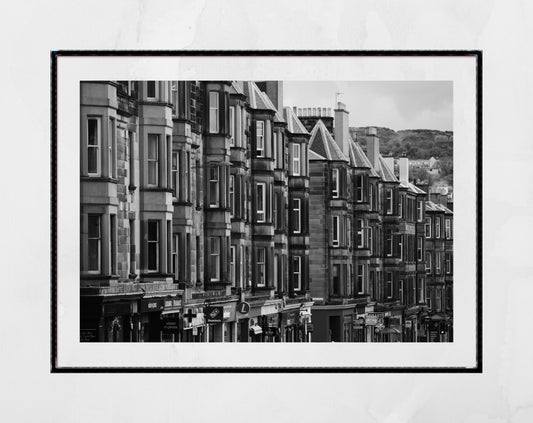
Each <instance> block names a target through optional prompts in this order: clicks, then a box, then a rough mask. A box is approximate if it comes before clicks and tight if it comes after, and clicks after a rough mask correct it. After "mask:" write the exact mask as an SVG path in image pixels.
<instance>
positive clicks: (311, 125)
mask: <svg viewBox="0 0 533 423" xmlns="http://www.w3.org/2000/svg"><path fill="white" fill-rule="evenodd" d="M56 60H57V68H58V78H57V93H58V98H57V105H58V107H57V116H58V129H59V131H58V143H57V151H58V179H57V189H58V192H59V193H61V192H62V193H64V195H58V196H57V198H58V199H59V201H58V203H57V210H58V220H57V223H58V239H61V242H60V243H58V250H57V251H58V253H59V254H58V256H57V257H58V259H59V261H60V262H61V261H62V264H60V265H58V270H59V272H58V283H57V301H58V304H59V305H60V307H59V311H60V314H58V318H57V321H56V322H55V326H54V327H53V331H52V333H53V335H54V336H55V337H56V338H54V342H55V345H56V348H55V353H56V354H57V356H55V358H54V360H55V362H56V363H57V364H56V366H57V368H58V369H61V368H71V367H74V368H77V367H79V366H81V367H82V368H90V369H98V368H101V367H102V366H106V367H109V366H111V367H113V368H132V369H133V368H138V366H142V367H143V368H144V367H161V366H162V367H165V368H167V369H169V370H171V369H174V370H177V371H179V370H180V369H191V368H195V369H196V368H198V369H206V368H212V369H215V368H220V369H228V368H231V369H241V370H243V371H244V370H245V369H249V370H253V369H255V370H256V371H259V370H260V369H292V370H293V371H296V370H297V369H315V370H320V369H322V370H324V369H335V368H343V369H351V371H357V369H370V368H379V369H385V368H387V369H401V368H412V369H426V370H427V369H437V370H439V369H441V370H442V369H444V368H454V369H456V370H457V371H473V370H475V369H479V367H480V363H481V362H480V359H481V357H480V354H479V353H480V344H479V339H478V335H479V331H478V329H477V321H478V319H480V316H481V314H480V310H479V296H478V295H477V292H478V289H479V275H478V272H477V269H476V263H477V262H476V253H477V247H476V245H477V239H476V233H477V223H476V217H477V213H478V209H477V206H476V192H477V191H476V190H477V182H476V169H477V167H476V156H477V154H478V148H479V145H480V144H479V143H478V142H477V140H478V138H477V133H478V128H477V126H476V122H477V119H476V117H477V113H478V105H477V94H476V93H477V81H478V80H479V71H480V69H479V68H478V66H477V63H478V62H477V55H476V53H475V52H474V53H471V52H456V53H454V54H447V53H446V52H443V53H442V54H441V55H440V56H439V55H437V56H435V54H424V53H416V52H412V53H406V54H404V55H397V56H395V55H393V54H386V53H380V52H374V53H373V52H369V53H366V54H350V55H347V56H337V57H334V56H333V55H332V56H327V55H320V54H315V55H308V56H303V55H298V54H291V53H285V54H282V55H276V54H275V53H265V54H257V53H256V54H248V55H247V54H246V53H237V52H235V53H230V52H227V53H226V54H223V53H221V54H218V55H215V54H197V55H187V54H180V53H176V54H166V55H164V56H163V55H161V54H157V52H154V53H153V54H150V53H147V54H144V55H141V56H136V55H135V54H131V53H130V54H128V55H121V54H120V53H113V52H109V53H108V54H107V55H101V54H84V53H83V52H60V53H59V54H58V56H57V59H56ZM333 63H334V64H335V66H332V64H333ZM302 65H304V66H302ZM383 65H386V66H383ZM258 69H259V70H258ZM61 128H64V129H63V130H62V129H61ZM73 137H76V139H77V142H76V143H72V141H71V140H72V138H73ZM457 155H459V157H462V159H463V160H461V161H459V162H457V160H456V157H457ZM65 163H68V166H66V165H65ZM468 163H472V164H473V166H468ZM74 176H75V179H74ZM465 180H469V181H472V182H473V183H468V184H467V183H464V182H463V183H460V184H458V181H459V182H461V181H465ZM75 228H76V231H74V229H75ZM65 253H66V254H68V255H69V256H71V257H72V258H71V259H70V260H66V257H67V256H66V255H65ZM74 275H75V277H76V280H77V281H78V282H77V283H76V284H73V283H70V282H69V283H65V282H64V281H67V280H68V281H71V280H72V278H73V277H74ZM62 281H63V282H62ZM141 344H142V345H143V346H142V347H141ZM147 348H148V349H149V351H151V353H150V354H147V353H146V352H143V351H148V350H147ZM122 350H127V351H128V354H127V355H126V357H125V356H123V354H121V353H120V351H122ZM91 351H99V353H98V354H94V353H91ZM259 357H261V358H259Z"/></svg>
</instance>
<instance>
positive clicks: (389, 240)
mask: <svg viewBox="0 0 533 423" xmlns="http://www.w3.org/2000/svg"><path fill="white" fill-rule="evenodd" d="M393 242H394V235H393V234H392V231H391V230H390V229H389V230H387V233H386V234H385V254H386V255H387V257H392V253H393V251H394V246H393Z"/></svg>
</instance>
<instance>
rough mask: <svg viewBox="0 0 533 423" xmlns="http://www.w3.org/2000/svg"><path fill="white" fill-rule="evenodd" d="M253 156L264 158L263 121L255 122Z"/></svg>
mask: <svg viewBox="0 0 533 423" xmlns="http://www.w3.org/2000/svg"><path fill="white" fill-rule="evenodd" d="M259 128H261V135H259ZM260 140H261V141H260ZM255 156H256V157H258V158H264V157H265V121H264V120H256V121H255Z"/></svg>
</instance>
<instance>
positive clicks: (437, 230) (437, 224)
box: [435, 217, 441, 238]
mask: <svg viewBox="0 0 533 423" xmlns="http://www.w3.org/2000/svg"><path fill="white" fill-rule="evenodd" d="M440 220H441V219H440V217H436V218H435V238H440Z"/></svg>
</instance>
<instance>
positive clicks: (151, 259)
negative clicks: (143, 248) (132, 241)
mask: <svg viewBox="0 0 533 423" xmlns="http://www.w3.org/2000/svg"><path fill="white" fill-rule="evenodd" d="M148 271H149V272H157V271H159V221H157V220H149V221H148Z"/></svg>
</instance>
